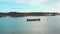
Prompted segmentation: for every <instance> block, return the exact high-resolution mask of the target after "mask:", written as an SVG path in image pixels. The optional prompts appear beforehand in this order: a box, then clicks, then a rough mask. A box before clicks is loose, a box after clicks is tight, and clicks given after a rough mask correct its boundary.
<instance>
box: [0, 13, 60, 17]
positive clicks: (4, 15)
mask: <svg viewBox="0 0 60 34" xmlns="http://www.w3.org/2000/svg"><path fill="white" fill-rule="evenodd" d="M57 15H60V13H50V12H46V13H45V12H30V13H18V12H9V13H0V17H6V16H10V17H24V16H57Z"/></svg>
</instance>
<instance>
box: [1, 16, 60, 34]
mask: <svg viewBox="0 0 60 34" xmlns="http://www.w3.org/2000/svg"><path fill="white" fill-rule="evenodd" d="M30 18H31V19H35V18H36V19H37V18H40V19H41V20H40V21H27V19H30ZM0 34H60V16H27V17H1V18H0Z"/></svg>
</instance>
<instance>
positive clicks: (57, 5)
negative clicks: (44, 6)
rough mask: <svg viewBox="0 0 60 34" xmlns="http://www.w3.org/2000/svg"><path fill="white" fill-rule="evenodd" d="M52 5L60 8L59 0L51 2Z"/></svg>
mask: <svg viewBox="0 0 60 34" xmlns="http://www.w3.org/2000/svg"><path fill="white" fill-rule="evenodd" d="M52 6H54V7H56V8H60V2H56V3H53V4H52Z"/></svg>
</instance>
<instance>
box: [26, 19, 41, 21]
mask: <svg viewBox="0 0 60 34" xmlns="http://www.w3.org/2000/svg"><path fill="white" fill-rule="evenodd" d="M27 21H40V19H27Z"/></svg>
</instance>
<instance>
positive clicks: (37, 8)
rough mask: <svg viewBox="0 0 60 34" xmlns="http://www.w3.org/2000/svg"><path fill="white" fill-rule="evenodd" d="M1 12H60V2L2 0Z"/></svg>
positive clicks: (0, 3) (54, 0)
mask: <svg viewBox="0 0 60 34" xmlns="http://www.w3.org/2000/svg"><path fill="white" fill-rule="evenodd" d="M0 12H60V0H0Z"/></svg>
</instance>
